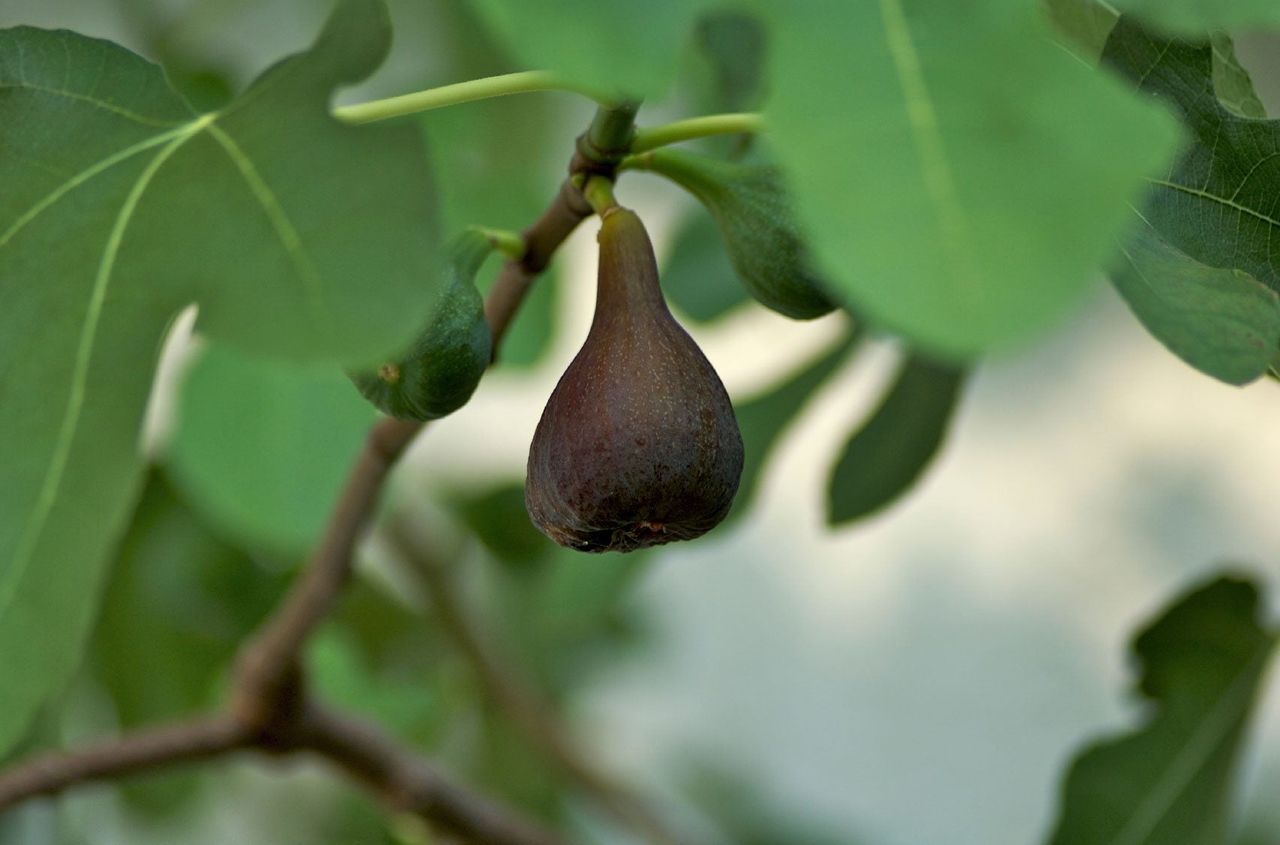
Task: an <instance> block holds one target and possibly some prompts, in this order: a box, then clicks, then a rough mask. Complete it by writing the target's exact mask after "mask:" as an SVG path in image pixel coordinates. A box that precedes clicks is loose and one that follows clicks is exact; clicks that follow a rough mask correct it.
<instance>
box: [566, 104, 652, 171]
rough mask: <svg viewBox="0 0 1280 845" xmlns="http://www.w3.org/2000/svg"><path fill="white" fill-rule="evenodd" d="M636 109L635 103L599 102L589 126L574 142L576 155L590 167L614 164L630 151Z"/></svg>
mask: <svg viewBox="0 0 1280 845" xmlns="http://www.w3.org/2000/svg"><path fill="white" fill-rule="evenodd" d="M639 109H640V102H639V101H638V100H626V101H623V102H621V103H617V104H614V105H609V104H604V103H602V104H601V105H600V108H599V109H597V110H596V116H595V117H594V118H593V119H592V121H591V126H590V127H589V128H588V129H587V131H586V132H585V133H584V134H583V135H582V137H580V138H579V139H578V154H579V155H580V156H582V157H583V158H584V159H586V160H587V161H588V162H590V163H591V164H593V165H602V166H604V167H606V168H607V167H610V166H612V165H614V164H617V163H618V161H619V160H621V159H622V157H623V156H625V155H626V154H627V152H628V150H630V148H631V141H632V139H633V138H634V137H635V132H636V128H635V120H636V112H637V111H639Z"/></svg>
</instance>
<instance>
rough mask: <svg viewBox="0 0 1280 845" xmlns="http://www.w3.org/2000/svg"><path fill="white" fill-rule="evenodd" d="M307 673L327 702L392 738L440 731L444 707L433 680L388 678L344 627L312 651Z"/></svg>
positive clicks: (324, 635) (330, 630) (324, 634)
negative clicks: (370, 722)
mask: <svg viewBox="0 0 1280 845" xmlns="http://www.w3.org/2000/svg"><path fill="white" fill-rule="evenodd" d="M421 633H422V632H421V631H420V632H419V637H420V636H421ZM307 667H308V669H309V670H310V677H311V678H312V679H313V680H314V682H315V685H316V689H317V690H318V691H319V693H320V694H321V696H322V697H323V698H324V699H325V700H327V701H333V702H335V703H337V704H338V705H339V706H341V707H344V708H346V709H349V710H352V711H355V712H357V713H360V714H362V715H364V716H366V717H369V718H370V719H372V720H373V721H375V722H377V723H378V724H379V725H380V726H382V727H384V728H386V729H387V730H388V731H390V732H391V733H393V734H396V735H398V736H400V737H403V738H410V739H412V738H417V737H423V736H428V735H430V734H431V732H432V731H433V730H434V729H435V728H436V727H437V726H438V721H439V719H440V716H441V703H440V702H439V701H438V700H437V693H436V690H434V689H432V685H431V680H430V675H428V674H426V673H423V674H422V675H421V676H420V677H419V678H416V679H411V678H398V679H393V678H388V677H385V676H384V675H382V674H381V673H379V672H378V671H377V670H376V669H375V668H374V667H373V666H371V665H369V664H368V663H367V662H366V660H365V658H364V656H363V655H362V654H361V651H360V647H359V645H357V643H356V641H355V639H354V637H353V636H352V634H351V633H350V632H349V631H346V630H344V629H343V628H341V627H338V626H335V625H330V626H327V627H326V628H324V629H323V630H322V631H321V632H320V634H319V636H318V637H317V638H316V640H315V641H314V642H313V643H311V644H310V646H309V647H308V650H307Z"/></svg>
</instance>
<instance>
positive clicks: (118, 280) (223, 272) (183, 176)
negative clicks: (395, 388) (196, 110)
mask: <svg viewBox="0 0 1280 845" xmlns="http://www.w3.org/2000/svg"><path fill="white" fill-rule="evenodd" d="M389 38H390V31H389V25H388V22H387V18H386V10H385V8H384V7H383V6H382V5H381V4H380V3H379V2H377V0H345V2H343V3H342V4H341V5H340V6H339V7H338V9H337V11H336V12H335V14H334V16H333V17H332V18H331V20H330V23H329V25H328V26H327V28H326V29H325V31H324V33H322V35H321V36H320V38H319V39H318V40H317V41H316V43H315V46H314V47H313V48H312V49H311V50H309V51H307V52H305V53H302V54H300V55H298V56H295V57H293V58H291V59H287V60H285V61H283V62H280V63H278V64H276V65H275V66H274V67H272V68H271V69H270V70H269V71H267V73H266V74H265V75H264V76H263V77H262V78H261V79H260V80H259V81H258V82H257V83H255V85H254V86H253V87H252V88H250V90H249V91H248V92H247V93H246V94H245V95H244V96H242V97H241V98H239V99H238V100H236V102H235V104H233V105H232V106H231V107H229V108H227V109H226V110H224V111H221V112H218V113H215V114H212V115H206V116H204V117H197V116H195V115H194V114H193V113H192V111H191V110H190V108H189V107H188V106H187V105H186V104H185V103H184V102H183V101H182V99H181V98H180V97H178V96H177V95H176V94H175V93H173V91H172V90H171V89H169V88H168V86H167V85H166V83H165V80H164V77H163V75H162V74H161V72H160V69H159V68H157V67H156V66H155V65H152V64H149V63H148V62H145V61H144V60H142V59H141V58H139V57H138V56H136V55H134V54H132V53H130V52H128V51H127V50H124V49H123V48H121V47H118V46H116V45H113V44H110V43H108V42H105V41H100V40H96V39H91V38H86V37H84V36H80V35H76V34H74V33H71V32H67V31H57V32H53V31H44V30H38V29H33V28H29V27H19V28H16V29H10V30H4V31H0V149H3V150H4V155H3V156H0V185H3V186H4V189H3V191H0V397H3V400H2V401H0V443H2V444H3V445H2V446H0V448H2V449H3V451H4V454H5V455H6V459H5V460H4V461H3V462H0V514H3V519H2V520H0V666H5V667H14V666H21V667H24V668H23V673H24V679H23V683H21V684H4V685H0V748H5V747H8V746H9V745H10V744H11V743H12V742H13V740H14V739H15V738H16V736H17V735H18V734H20V733H21V731H22V730H23V727H24V725H25V724H26V723H27V721H28V720H29V719H30V718H31V715H32V713H33V712H34V711H35V709H36V708H37V707H38V706H39V703H40V702H41V701H42V700H43V699H44V698H45V697H46V696H47V695H48V694H49V692H50V691H52V690H54V689H56V688H57V687H59V686H60V685H61V684H62V683H63V682H64V681H65V680H66V678H67V677H68V676H69V674H70V672H71V670H72V668H73V667H74V665H75V663H76V661H77V659H78V657H79V654H80V651H81V649H82V647H83V640H84V636H85V634H86V632H87V630H88V627H89V623H90V620H91V617H92V614H93V612H94V608H95V607H96V604H97V597H98V593H99V588H100V585H101V583H102V573H103V568H104V563H105V561H106V556H107V550H108V549H109V547H110V546H111V544H112V543H113V542H114V541H115V540H117V539H118V538H119V536H120V534H121V532H122V530H123V527H124V522H125V519H126V518H127V515H128V513H129V511H130V508H131V506H132V504H133V502H134V501H135V498H136V495H137V493H138V491H139V489H140V487H139V482H140V479H141V460H140V458H139V455H138V449H137V440H138V431H139V428H140V424H141V421H142V416H143V411H144V407H145V404H146V401H147V396H148V390H149V387H150V373H151V372H152V370H153V367H154V363H155V357H156V350H157V348H158V345H159V342H160V339H161V336H162V335H163V333H164V330H165V327H166V325H167V324H168V322H169V320H170V318H171V317H172V315H173V314H175V313H176V312H177V311H178V309H179V308H181V307H182V306H183V305H185V304H186V303H188V302H190V301H192V300H193V299H194V300H198V301H199V302H200V307H201V311H200V319H201V322H202V324H203V326H204V327H205V329H207V330H208V331H209V332H210V333H211V334H213V335H216V336H218V337H222V338H226V339H228V340H234V341H235V342H236V343H237V344H239V345H241V346H245V347H250V348H253V349H255V350H257V351H260V352H269V353H272V354H276V355H289V356H292V357H294V358H310V359H317V358H320V359H328V360H340V359H346V360H355V359H360V358H366V357H371V356H373V355H375V354H377V353H379V352H382V351H385V350H386V349H388V348H392V347H395V346H398V345H399V344H401V343H403V342H404V341H405V340H407V339H408V338H409V337H410V335H411V333H412V331H413V330H414V329H415V328H416V326H417V322H418V317H419V315H420V314H421V313H422V312H423V309H419V308H417V307H414V303H421V302H423V300H424V299H426V298H427V297H428V296H429V295H430V291H429V290H428V289H426V288H425V287H424V285H423V277H424V275H425V273H424V271H425V269H426V268H427V267H428V266H429V264H430V256H431V251H432V249H431V234H432V231H433V230H432V221H433V213H432V209H431V202H430V199H429V196H428V193H427V191H426V187H427V186H428V185H429V184H430V183H429V180H428V178H427V173H426V168H425V165H424V162H423V156H422V150H421V145H420V142H419V139H418V138H417V136H416V133H414V132H413V131H412V130H409V129H406V128H404V127H398V128H397V127H380V128H361V129H356V128H352V127H347V126H343V125H341V124H339V123H337V122H336V121H334V120H333V119H332V118H331V117H330V116H329V114H328V101H329V98H330V97H331V96H332V93H333V89H334V88H335V87H337V86H338V85H341V84H344V83H349V82H352V81H356V80H358V79H361V78H363V77H365V76H367V75H368V74H369V73H371V72H372V71H373V69H374V68H375V67H377V65H378V64H379V63H380V62H381V61H382V58H383V56H384V55H385V53H386V50H387V46H388V43H389ZM19 397H20V398H19ZM49 618H57V619H58V620H59V623H58V624H57V625H56V626H52V627H51V626H49V625H48V619H49Z"/></svg>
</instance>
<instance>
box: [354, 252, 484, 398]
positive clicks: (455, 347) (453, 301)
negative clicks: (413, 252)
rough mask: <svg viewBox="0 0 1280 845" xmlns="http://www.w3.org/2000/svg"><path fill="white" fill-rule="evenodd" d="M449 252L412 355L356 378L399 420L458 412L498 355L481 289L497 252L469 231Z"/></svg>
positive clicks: (366, 392)
mask: <svg viewBox="0 0 1280 845" xmlns="http://www.w3.org/2000/svg"><path fill="white" fill-rule="evenodd" d="M445 251H446V255H445V257H444V258H443V259H442V265H443V266H442V267H441V268H440V270H439V273H440V276H441V278H440V281H439V285H440V288H441V293H440V297H439V299H437V300H436V304H435V307H434V309H433V310H432V312H431V315H430V317H428V318H427V322H426V326H425V328H423V329H422V330H421V332H420V333H419V335H418V337H417V338H416V339H415V340H414V342H413V345H412V346H411V347H410V348H409V351H408V352H404V353H402V354H400V355H399V356H397V357H396V358H394V359H392V360H390V361H386V362H383V363H381V364H380V365H379V366H378V367H377V368H376V369H372V370H359V371H357V372H354V373H352V374H351V379H352V381H354V382H355V384H356V387H357V388H359V390H360V392H361V393H362V394H363V395H364V397H365V398H366V399H368V400H369V401H370V402H372V403H373V404H374V406H376V407H377V408H378V409H380V410H381V411H383V412H384V413H387V414H390V415H391V416H393V417H399V418H401V419H410V420H421V421H425V420H433V419H438V418H439V417H443V416H447V415H448V414H451V413H453V412H454V411H456V410H458V409H459V408H461V407H462V406H463V405H465V404H466V403H467V400H468V399H470V398H471V394H472V393H474V392H475V390H476V387H477V386H478V385H479V384H480V377H481V376H483V375H484V371H485V370H486V369H487V368H488V367H489V359H490V358H491V357H492V355H493V343H492V338H491V336H490V333H489V324H488V323H487V322H486V321H485V318H484V298H483V297H482V296H480V292H479V291H478V290H476V284H475V278H476V274H477V273H478V272H479V271H480V266H481V265H482V264H484V261H485V259H486V258H488V257H489V253H490V252H491V251H492V247H491V246H490V244H489V239H488V238H487V237H486V236H485V235H484V234H483V233H482V232H480V231H478V230H475V229H468V230H466V231H465V232H463V233H462V234H460V235H457V236H456V237H454V238H453V240H452V241H450V242H449V244H448V246H447V247H446V250H445Z"/></svg>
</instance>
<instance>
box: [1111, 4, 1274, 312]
mask: <svg viewBox="0 0 1280 845" xmlns="http://www.w3.org/2000/svg"><path fill="white" fill-rule="evenodd" d="M1103 60H1104V62H1106V63H1107V64H1108V65H1109V66H1110V67H1113V68H1115V69H1116V70H1117V71H1119V72H1120V73H1121V74H1123V75H1124V76H1125V77H1127V78H1128V79H1130V80H1132V81H1133V82H1134V83H1135V84H1137V85H1138V87H1139V90H1141V91H1143V92H1144V93H1148V94H1152V95H1155V96H1157V97H1159V98H1160V99H1162V100H1164V101H1166V102H1167V103H1169V104H1170V105H1172V106H1173V107H1174V108H1175V109H1176V110H1177V112H1178V113H1179V115H1180V116H1181V118H1182V120H1183V122H1184V123H1185V124H1186V126H1187V128H1188V130H1189V131H1190V138H1189V142H1188V144H1187V145H1186V147H1185V148H1184V149H1183V151H1182V155H1181V157H1180V158H1179V159H1178V161H1177V162H1176V163H1175V164H1174V165H1173V167H1172V168H1170V170H1169V172H1168V173H1167V175H1165V176H1163V177H1161V178H1158V179H1151V180H1149V181H1150V183H1151V189H1150V191H1149V193H1148V195H1147V198H1146V202H1145V203H1144V204H1143V208H1142V215H1143V217H1145V218H1146V219H1147V220H1148V221H1150V224H1151V225H1152V226H1153V227H1154V228H1155V229H1156V230H1157V232H1158V233H1159V234H1160V236H1161V237H1162V238H1163V239H1165V240H1166V241H1168V242H1169V243H1170V244H1171V245H1172V246H1174V247H1176V248H1177V249H1178V250H1180V251H1181V252H1183V253H1185V254H1186V255H1187V256H1189V257H1190V258H1192V259H1194V260H1196V261H1199V262H1201V263H1203V264H1207V265H1208V266H1210V267H1220V268H1234V269H1239V270H1243V271H1244V272H1246V273H1248V274H1249V275H1251V276H1253V277H1254V278H1256V279H1257V280H1258V281H1260V282H1262V283H1263V284H1265V285H1267V286H1268V287H1270V288H1272V289H1273V290H1276V291H1280V270H1278V269H1277V266H1278V262H1280V239H1277V238H1276V237H1275V233H1276V230H1277V228H1280V223H1277V221H1276V220H1275V218H1274V215H1273V207H1274V203H1275V197H1276V195H1277V193H1280V158H1277V157H1276V153H1277V152H1278V151H1280V123H1277V121H1271V120H1256V119H1250V118H1244V117H1240V116H1239V115H1237V114H1235V113H1233V112H1232V111H1230V110H1229V109H1227V108H1226V107H1225V106H1224V105H1223V104H1222V103H1221V102H1220V101H1219V100H1218V98H1217V96H1215V89H1214V83H1213V47H1212V45H1211V44H1210V42H1209V41H1201V42H1188V41H1177V40H1173V39H1170V38H1168V37H1167V36H1163V35H1159V34H1156V33H1154V32H1148V31H1146V30H1144V29H1142V27H1141V26H1139V24H1138V23H1136V22H1135V21H1134V20H1132V19H1130V18H1121V19H1120V21H1119V23H1118V24H1116V27H1115V29H1114V30H1113V31H1112V33H1111V38H1110V39H1109V40H1108V41H1107V49H1106V52H1105V53H1104V55H1103ZM1246 81H1247V80H1246Z"/></svg>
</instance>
